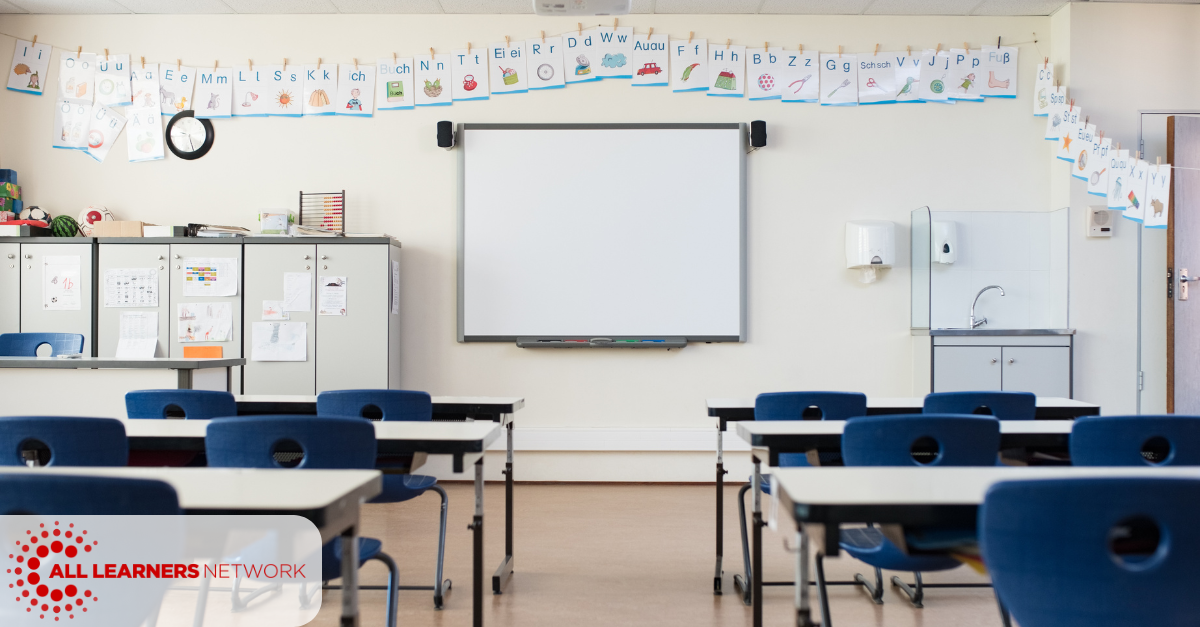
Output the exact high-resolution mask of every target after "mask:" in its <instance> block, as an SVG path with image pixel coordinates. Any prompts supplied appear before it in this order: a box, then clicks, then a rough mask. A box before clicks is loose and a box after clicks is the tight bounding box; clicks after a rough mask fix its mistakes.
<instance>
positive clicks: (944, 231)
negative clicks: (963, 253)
mask: <svg viewBox="0 0 1200 627" xmlns="http://www.w3.org/2000/svg"><path fill="white" fill-rule="evenodd" d="M929 243H930V250H929V260H930V261H932V262H934V263H954V262H955V261H958V224H956V223H954V222H934V223H933V228H932V237H931V238H930V240H929Z"/></svg>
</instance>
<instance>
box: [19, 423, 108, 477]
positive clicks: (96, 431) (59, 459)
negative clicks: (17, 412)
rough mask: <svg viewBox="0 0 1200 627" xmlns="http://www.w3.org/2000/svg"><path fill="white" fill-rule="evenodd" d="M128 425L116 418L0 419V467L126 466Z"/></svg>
mask: <svg viewBox="0 0 1200 627" xmlns="http://www.w3.org/2000/svg"><path fill="white" fill-rule="evenodd" d="M128 461H129V441H128V440H127V439H126V437H125V426H124V425H122V424H121V421H120V420H116V419H113V418H74V417H65V416H6V417H2V418H0V466H124V465H126V464H127V463H128Z"/></svg>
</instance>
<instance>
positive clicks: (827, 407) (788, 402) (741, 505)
mask: <svg viewBox="0 0 1200 627" xmlns="http://www.w3.org/2000/svg"><path fill="white" fill-rule="evenodd" d="M866 414H867V395H866V394H860V393H858V392H768V393H765V394H759V395H758V397H757V398H755V399H754V419H755V420H847V419H849V418H855V417H857V416H865V415H866ZM818 457H819V458H820V460H821V462H822V463H823V464H830V465H833V464H837V463H838V462H839V461H840V460H841V455H840V454H839V453H818ZM809 465H810V464H809V463H808V455H807V454H805V453H780V455H779V467H780V468H786V467H789V466H809ZM753 481H754V477H750V480H749V481H747V482H746V485H744V486H742V489H741V490H738V514H739V518H738V520H739V522H740V523H741V531H742V562H743V567H744V568H745V569H746V578H745V579H742V576H741V575H734V576H733V585H734V587H736V588H737V589H738V590H740V591H741V593H742V602H743V603H745V604H746V605H750V603H751V602H752V601H753V592H752V590H751V589H750V582H751V581H752V579H751V575H752V574H753V568H752V566H751V564H750V539H749V536H748V531H747V530H746V492H748V491H750V489H751V488H752V487H753V483H752V482H753ZM760 489H761V490H762V491H763V492H765V493H767V494H770V493H771V475H769V474H764V475H762V485H761V486H760Z"/></svg>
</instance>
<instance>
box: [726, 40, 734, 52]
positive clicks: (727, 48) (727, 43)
mask: <svg viewBox="0 0 1200 627" xmlns="http://www.w3.org/2000/svg"><path fill="white" fill-rule="evenodd" d="M731 41H733V40H732V39H726V40H725V49H726V50H729V42H731Z"/></svg>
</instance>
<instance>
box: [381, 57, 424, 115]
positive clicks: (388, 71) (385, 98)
mask: <svg viewBox="0 0 1200 627" xmlns="http://www.w3.org/2000/svg"><path fill="white" fill-rule="evenodd" d="M375 67H376V68H378V69H379V76H377V77H376V78H375V110H376V111H396V110H400V109H412V108H414V107H415V106H416V105H415V100H414V95H413V89H414V88H415V87H414V85H413V76H414V74H413V67H415V66H414V64H413V60H412V57H397V56H393V57H391V58H387V57H384V58H380V59H378V60H376V61H375Z"/></svg>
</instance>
